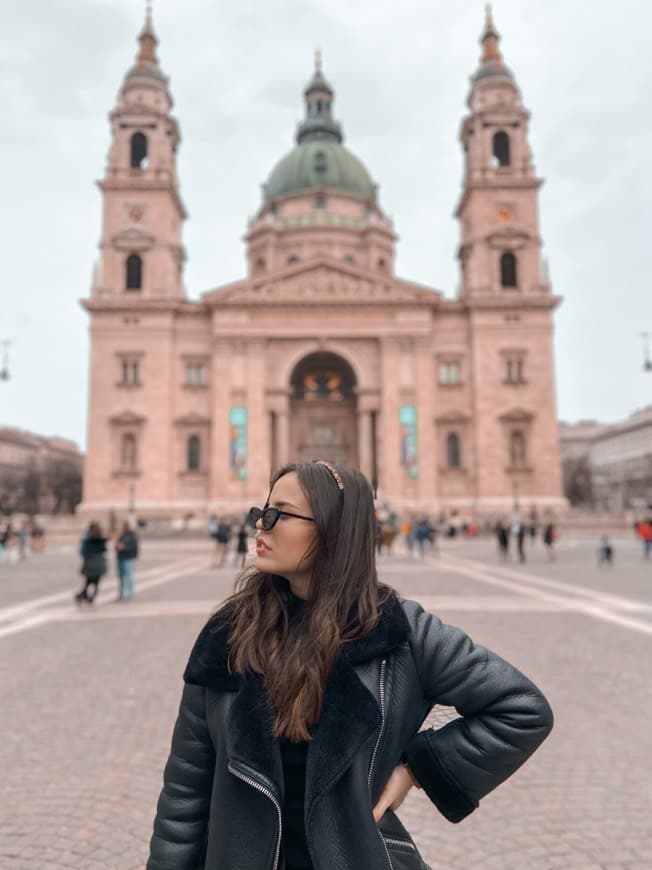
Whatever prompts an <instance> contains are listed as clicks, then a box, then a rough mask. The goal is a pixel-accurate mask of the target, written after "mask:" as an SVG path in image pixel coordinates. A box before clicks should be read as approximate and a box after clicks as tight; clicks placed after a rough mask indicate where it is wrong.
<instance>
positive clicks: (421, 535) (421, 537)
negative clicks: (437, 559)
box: [414, 519, 428, 559]
mask: <svg viewBox="0 0 652 870" xmlns="http://www.w3.org/2000/svg"><path fill="white" fill-rule="evenodd" d="M414 537H415V539H416V542H417V548H418V550H419V556H421V558H422V559H423V558H424V556H425V555H426V549H425V548H426V540H427V539H428V524H427V522H426V521H425V519H420V520H419V522H418V523H417V527H416V529H415V531H414Z"/></svg>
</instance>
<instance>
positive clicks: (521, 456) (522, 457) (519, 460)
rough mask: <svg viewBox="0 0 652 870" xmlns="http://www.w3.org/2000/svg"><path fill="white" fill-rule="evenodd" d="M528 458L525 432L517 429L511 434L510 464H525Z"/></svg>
mask: <svg viewBox="0 0 652 870" xmlns="http://www.w3.org/2000/svg"><path fill="white" fill-rule="evenodd" d="M526 460H527V454H526V446H525V433H524V432H522V431H521V430H520V429H515V430H514V431H513V432H511V433H510V436H509V464H510V465H512V466H518V465H525V463H526Z"/></svg>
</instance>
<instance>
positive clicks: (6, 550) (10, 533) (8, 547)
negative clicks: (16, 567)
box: [2, 522, 19, 564]
mask: <svg viewBox="0 0 652 870" xmlns="http://www.w3.org/2000/svg"><path fill="white" fill-rule="evenodd" d="M2 549H3V558H4V560H5V561H6V562H9V563H10V564H15V563H16V562H17V561H18V558H19V552H18V536H17V535H16V532H15V531H14V527H13V525H12V524H11V522H8V523H7V526H6V528H5V530H4V533H3V534H2Z"/></svg>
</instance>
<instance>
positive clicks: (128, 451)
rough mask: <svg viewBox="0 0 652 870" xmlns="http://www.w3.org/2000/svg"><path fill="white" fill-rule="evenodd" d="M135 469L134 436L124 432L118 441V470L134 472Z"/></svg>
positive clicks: (135, 449)
mask: <svg viewBox="0 0 652 870" xmlns="http://www.w3.org/2000/svg"><path fill="white" fill-rule="evenodd" d="M137 467H138V453H137V445H136V436H135V435H133V434H132V433H131V432H126V433H125V434H124V435H123V436H122V437H121V439H120V468H121V469H122V471H135V470H136V468H137Z"/></svg>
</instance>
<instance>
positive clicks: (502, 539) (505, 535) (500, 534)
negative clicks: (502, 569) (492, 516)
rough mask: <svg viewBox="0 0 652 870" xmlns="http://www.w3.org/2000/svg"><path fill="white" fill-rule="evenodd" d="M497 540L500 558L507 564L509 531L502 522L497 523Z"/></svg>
mask: <svg viewBox="0 0 652 870" xmlns="http://www.w3.org/2000/svg"><path fill="white" fill-rule="evenodd" d="M496 540H497V541H498V553H499V555H500V558H501V559H502V561H503V562H506V561H507V560H508V559H509V530H508V528H507V526H506V525H505V523H504V522H503V521H502V520H498V522H497V523H496Z"/></svg>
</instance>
